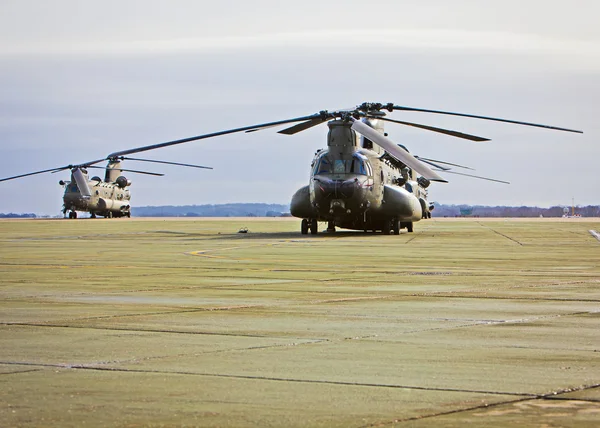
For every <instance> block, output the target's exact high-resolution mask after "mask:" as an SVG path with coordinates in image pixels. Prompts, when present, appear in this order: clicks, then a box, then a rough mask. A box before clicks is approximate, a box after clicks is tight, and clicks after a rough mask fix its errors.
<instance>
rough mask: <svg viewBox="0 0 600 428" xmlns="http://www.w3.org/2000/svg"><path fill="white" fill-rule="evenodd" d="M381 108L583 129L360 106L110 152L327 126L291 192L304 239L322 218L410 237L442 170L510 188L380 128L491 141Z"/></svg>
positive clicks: (428, 206) (330, 222) (427, 209)
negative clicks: (301, 182) (303, 179)
mask: <svg viewBox="0 0 600 428" xmlns="http://www.w3.org/2000/svg"><path fill="white" fill-rule="evenodd" d="M384 110H387V111H388V112H390V113H391V112H394V111H413V112H423V113H435V114H444V115H452V116H462V117H469V118H474V119H484V120H492V121H497V122H506V123H513V124H518V125H527V126H534V127H538V128H546V129H552V130H559V131H567V132H576V133H582V131H577V130H573V129H567V128H559V127H555V126H549V125H541V124H535V123H529V122H521V121H515V120H508V119H499V118H494V117H487V116H479V115H472V114H464V113H454V112H448V111H440V110H427V109H420V108H413V107H405V106H399V105H395V104H393V103H387V104H382V103H363V104H360V105H359V106H357V107H356V108H354V109H348V110H335V111H327V110H323V111H320V112H318V113H315V114H311V115H308V116H302V117H297V118H293V119H286V120H281V121H277V122H269V123H263V124H258V125H251V126H245V127H242V128H235V129H229V130H224V131H219V132H214V133H210V134H204V135H199V136H195V137H189V138H184V139H180V140H174V141H168V142H165V143H159V144H152V145H148V146H143V147H137V148H133V149H129V150H123V151H120V152H115V153H112V154H111V155H109V158H111V157H119V156H124V155H129V154H133V153H139V152H144V151H148V150H155V149H158V148H161V147H168V146H172V145H176V144H182V143H187V142H190V141H197V140H202V139H206V138H213V137H217V136H220V135H226V134H233V133H237V132H254V131H258V130H261V129H265V128H271V127H275V126H281V125H285V124H289V123H294V122H300V123H298V124H296V125H294V126H291V127H289V128H286V129H283V130H281V131H279V133H281V134H287V135H292V134H296V133H298V132H301V131H304V130H306V129H309V128H311V127H313V126H316V125H320V124H322V123H324V122H328V124H327V125H328V127H329V133H328V136H327V146H328V147H327V149H322V150H319V151H317V152H316V154H315V157H314V159H313V161H312V164H311V168H312V169H311V174H310V179H309V183H308V185H306V186H304V187H302V188H301V189H299V190H298V191H297V192H296V193H295V194H294V195H293V197H292V201H291V204H290V212H291V214H292V215H293V216H295V217H298V218H301V219H302V221H301V226H300V231H301V233H302V234H307V233H308V231H309V230H310V232H311V234H317V233H318V222H320V221H321V222H327V225H328V227H327V230H328V231H329V232H334V231H335V228H336V227H341V228H345V229H354V230H364V231H365V232H366V231H373V232H375V231H382V232H383V234H390V233H391V232H392V231H393V233H394V234H395V235H398V234H399V233H400V230H401V229H404V228H405V229H407V231H408V232H412V231H413V223H414V222H417V221H419V220H421V219H425V218H430V217H431V210H432V209H433V205H432V204H430V203H428V201H427V189H428V187H429V185H430V184H431V181H438V182H447V181H446V180H445V179H444V178H443V177H441V176H440V175H439V174H438V172H443V173H450V174H459V175H466V176H469V177H473V178H480V179H484V180H490V181H497V182H501V183H506V184H508V182H505V181H502V180H494V179H491V178H486V177H480V176H475V175H471V174H465V173H459V172H456V171H451V167H452V166H454V167H460V168H466V169H471V168H468V167H465V166H463V165H459V164H455V163H450V162H445V161H439V160H435V159H429V158H423V157H418V156H413V155H411V154H410V153H409V152H408V150H407V149H406V148H405V147H404V146H402V145H400V144H396V143H394V142H393V141H391V140H390V139H389V138H387V134H386V133H385V132H384V129H383V124H384V122H393V123H397V124H401V125H407V126H412V127H416V128H420V129H424V130H428V131H433V132H437V133H442V134H446V135H450V136H453V137H457V138H463V139H467V140H471V141H489V139H488V138H484V137H478V136H476V135H469V134H465V133H462V132H457V131H452V130H448V129H443V128H436V127H432V126H427V125H421V124H417V123H413V122H404V121H399V120H394V119H390V118H387V117H386V113H385V112H384ZM430 167H433V168H434V169H432V168H430Z"/></svg>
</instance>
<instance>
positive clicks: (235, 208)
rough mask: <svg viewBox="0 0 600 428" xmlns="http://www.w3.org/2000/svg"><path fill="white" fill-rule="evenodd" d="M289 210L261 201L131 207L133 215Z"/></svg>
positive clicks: (259, 213) (284, 212)
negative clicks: (252, 202)
mask: <svg viewBox="0 0 600 428" xmlns="http://www.w3.org/2000/svg"><path fill="white" fill-rule="evenodd" d="M289 212H290V207H289V205H280V204H261V203H256V204H241V203H240V204H220V205H183V206H172V205H167V206H161V207H151V206H149V207H132V208H131V215H132V216H134V217H283V216H288V215H289Z"/></svg>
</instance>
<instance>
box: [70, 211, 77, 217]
mask: <svg viewBox="0 0 600 428" xmlns="http://www.w3.org/2000/svg"><path fill="white" fill-rule="evenodd" d="M69 218H77V212H75V211H71V212H70V213H69Z"/></svg>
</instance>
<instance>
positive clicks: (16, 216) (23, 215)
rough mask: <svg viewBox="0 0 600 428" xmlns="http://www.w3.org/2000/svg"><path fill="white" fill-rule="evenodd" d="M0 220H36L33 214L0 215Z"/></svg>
mask: <svg viewBox="0 0 600 428" xmlns="http://www.w3.org/2000/svg"><path fill="white" fill-rule="evenodd" d="M0 218H37V215H35V214H34V213H25V214H15V213H8V214H4V213H0Z"/></svg>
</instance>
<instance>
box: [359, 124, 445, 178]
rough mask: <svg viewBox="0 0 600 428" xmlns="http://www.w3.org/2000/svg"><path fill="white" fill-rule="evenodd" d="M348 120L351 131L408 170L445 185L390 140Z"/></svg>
mask: <svg viewBox="0 0 600 428" xmlns="http://www.w3.org/2000/svg"><path fill="white" fill-rule="evenodd" d="M350 120H352V129H354V130H355V131H356V132H358V133H359V134H361V135H363V136H365V137H367V138H368V139H369V140H371V141H373V142H374V143H375V144H378V145H379V146H381V147H383V148H384V149H385V150H386V151H387V152H388V153H389V154H390V155H392V156H394V157H395V158H396V159H398V160H399V161H401V162H402V163H404V164H405V165H406V166H408V167H409V168H412V169H413V170H415V171H416V172H418V173H419V174H421V175H422V176H423V177H425V178H426V179H428V180H433V181H441V182H443V183H447V181H446V180H444V179H443V178H442V177H441V176H439V175H438V174H437V173H435V172H434V171H433V170H432V169H431V168H429V167H428V166H427V165H425V164H424V163H421V162H419V160H417V159H416V158H415V157H414V156H413V155H411V154H410V153H408V152H407V151H406V150H404V149H402V148H400V147H399V146H397V145H396V144H395V143H394V142H393V141H392V140H390V139H389V138H387V137H385V136H383V135H382V134H380V133H379V132H377V131H376V130H375V129H373V128H371V127H370V126H369V125H365V124H364V123H362V122H361V121H360V120H356V119H354V118H353V117H350Z"/></svg>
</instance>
